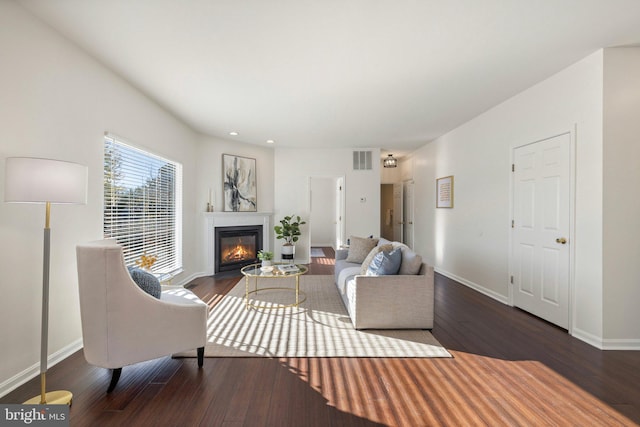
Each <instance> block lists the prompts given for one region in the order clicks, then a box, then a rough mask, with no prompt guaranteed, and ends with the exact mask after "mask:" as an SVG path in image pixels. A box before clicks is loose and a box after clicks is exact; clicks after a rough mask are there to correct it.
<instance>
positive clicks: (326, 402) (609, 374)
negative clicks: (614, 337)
mask: <svg viewBox="0 0 640 427" xmlns="http://www.w3.org/2000/svg"><path fill="white" fill-rule="evenodd" d="M325 253H326V254H327V257H326V258H314V259H313V260H314V263H313V264H312V265H311V266H310V274H332V273H333V260H332V258H333V251H332V250H330V249H326V250H325ZM237 281H238V278H226V279H213V278H208V277H207V278H200V279H197V280H195V281H194V282H193V283H192V286H191V287H190V288H191V289H192V290H193V291H194V292H196V293H197V294H198V295H199V296H200V297H201V298H203V299H204V300H205V301H207V302H208V303H209V304H211V305H214V304H216V303H217V302H218V301H219V300H220V299H221V298H222V297H223V296H224V294H225V293H226V292H228V291H229V289H231V288H232V287H233V285H234V284H235V283H236V282H237ZM433 334H434V336H435V337H436V338H437V339H438V340H439V341H440V342H441V343H442V344H443V345H444V346H445V347H446V348H447V349H449V350H450V352H451V353H452V354H453V356H454V358H453V359H372V358H311V359H266V358H208V359H205V363H204V367H203V368H202V369H198V368H197V364H196V361H195V359H171V358H169V357H166V358H162V359H158V360H154V361H150V362H146V363H140V364H137V365H134V366H130V367H125V368H124V369H123V374H122V378H121V380H120V383H119V384H118V387H117V388H116V390H115V391H114V392H113V393H112V394H110V395H106V394H105V390H106V388H107V385H108V382H109V372H108V371H107V370H106V369H101V368H95V367H92V366H89V365H88V364H87V363H86V362H85V361H84V358H83V355H82V352H78V353H76V354H74V355H72V356H71V357H69V358H68V359H66V360H64V361H62V362H60V363H59V364H58V365H56V366H55V367H53V368H51V369H50V370H49V375H48V379H49V382H48V385H49V387H48V388H49V389H51V390H53V389H68V390H71V391H72V392H73V393H74V401H73V406H72V408H71V425H72V426H111V425H113V426H116V425H117V426H147V425H148V426H196V425H203V426H263V425H264V426H351V425H354V426H372V425H398V426H435V425H450V426H462V425H487V426H498V425H509V426H514V425H520V426H538V425H576V426H594V425H598V426H613V425H636V423H638V422H640V352H632V351H607V352H603V351H599V350H597V349H595V348H594V347H591V346H589V345H587V344H585V343H583V342H581V341H579V340H576V339H574V338H572V337H570V336H569V335H568V334H567V333H566V331H563V330H561V329H558V328H556V327H554V326H552V325H549V324H548V323H546V322H544V321H542V320H539V319H537V318H535V317H533V316H531V315H528V314H526V313H524V312H522V311H520V310H518V309H515V308H511V307H507V306H505V305H503V304H500V303H498V302H496V301H494V300H492V299H490V298H487V297H485V296H483V295H481V294H479V293H477V292H475V291H473V290H471V289H469V288H467V287H465V286H463V285H460V284H458V283H456V282H454V281H452V280H449V279H447V278H445V277H443V276H440V275H436V321H435V327H434V329H433ZM38 392H39V385H38V381H37V379H36V380H33V381H30V382H29V383H27V384H25V385H24V386H22V387H20V388H18V389H17V390H15V391H13V392H12V393H10V394H8V395H7V396H5V397H3V398H2V399H0V403H19V402H22V401H24V400H26V399H28V398H30V397H32V396H35V395H37V394H38Z"/></svg>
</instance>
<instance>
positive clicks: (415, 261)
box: [398, 248, 422, 275]
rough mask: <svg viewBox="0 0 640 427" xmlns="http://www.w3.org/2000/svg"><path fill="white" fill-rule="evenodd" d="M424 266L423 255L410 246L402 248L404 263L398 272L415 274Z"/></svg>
mask: <svg viewBox="0 0 640 427" xmlns="http://www.w3.org/2000/svg"><path fill="white" fill-rule="evenodd" d="M420 267H422V257H421V256H420V255H418V254H417V253H415V252H413V251H412V250H411V249H409V248H402V263H401V264H400V271H399V272H398V274H411V275H415V274H418V273H419V272H420Z"/></svg>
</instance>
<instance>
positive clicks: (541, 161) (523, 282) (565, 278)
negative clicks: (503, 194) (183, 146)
mask: <svg viewBox="0 0 640 427" xmlns="http://www.w3.org/2000/svg"><path fill="white" fill-rule="evenodd" d="M570 156H571V135H570V134H569V133H567V134H563V135H559V136H556V137H552V138H549V139H546V140H542V141H539V142H536V143H533V144H529V145H525V146H522V147H518V148H516V149H515V150H514V165H513V185H514V198H513V201H514V206H513V214H514V217H513V223H512V228H513V240H512V241H513V251H512V254H513V258H512V268H513V277H512V282H513V301H514V304H515V305H516V306H517V307H520V308H522V309H523V310H526V311H528V312H530V313H532V314H534V315H536V316H538V317H541V318H543V319H545V320H548V321H549V322H551V323H554V324H556V325H558V326H561V327H563V328H566V329H568V327H569V245H570V244H571V242H570V241H569V230H570V219H571V218H570V169H571V158H570Z"/></svg>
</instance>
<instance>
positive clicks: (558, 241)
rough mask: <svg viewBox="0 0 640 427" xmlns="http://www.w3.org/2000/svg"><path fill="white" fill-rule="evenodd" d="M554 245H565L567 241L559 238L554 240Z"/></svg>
mask: <svg viewBox="0 0 640 427" xmlns="http://www.w3.org/2000/svg"><path fill="white" fill-rule="evenodd" d="M556 243H562V244H563V245H564V244H566V243H567V239H565V238H564V237H559V238H557V239H556Z"/></svg>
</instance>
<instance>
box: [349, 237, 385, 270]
mask: <svg viewBox="0 0 640 427" xmlns="http://www.w3.org/2000/svg"><path fill="white" fill-rule="evenodd" d="M377 244H378V239H371V238H365V237H355V236H351V237H350V238H349V255H347V260H346V261H347V262H354V263H356V264H362V261H364V259H365V258H366V257H367V255H368V254H369V252H371V249H373V247H374V246H375V245H377Z"/></svg>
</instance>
